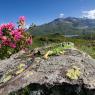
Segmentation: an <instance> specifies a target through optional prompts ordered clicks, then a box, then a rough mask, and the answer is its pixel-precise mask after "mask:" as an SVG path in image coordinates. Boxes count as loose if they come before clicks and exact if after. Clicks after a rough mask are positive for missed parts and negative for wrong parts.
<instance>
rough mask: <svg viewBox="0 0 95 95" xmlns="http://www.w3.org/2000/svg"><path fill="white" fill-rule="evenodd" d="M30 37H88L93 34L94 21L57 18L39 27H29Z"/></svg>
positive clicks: (94, 29) (94, 31)
mask: <svg viewBox="0 0 95 95" xmlns="http://www.w3.org/2000/svg"><path fill="white" fill-rule="evenodd" d="M28 31H29V32H30V33H31V34H32V35H47V34H55V33H59V34H63V35H88V34H91V33H93V34H94V33H95V19H87V18H75V17H67V18H57V19H55V20H53V21H52V22H49V23H47V24H43V25H40V26H35V27H32V28H31V27H30V28H29V29H28Z"/></svg>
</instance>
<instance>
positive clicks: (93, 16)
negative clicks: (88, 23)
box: [82, 9, 95, 19]
mask: <svg viewBox="0 0 95 95" xmlns="http://www.w3.org/2000/svg"><path fill="white" fill-rule="evenodd" d="M82 14H83V15H82V17H85V18H89V19H95V9H94V10H89V11H83V12H82Z"/></svg>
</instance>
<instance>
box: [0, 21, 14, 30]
mask: <svg viewBox="0 0 95 95" xmlns="http://www.w3.org/2000/svg"><path fill="white" fill-rule="evenodd" d="M14 27H15V25H14V24H13V23H11V22H10V23H8V24H2V25H1V26H0V29H1V31H3V30H4V29H8V30H10V31H11V30H13V29H14Z"/></svg>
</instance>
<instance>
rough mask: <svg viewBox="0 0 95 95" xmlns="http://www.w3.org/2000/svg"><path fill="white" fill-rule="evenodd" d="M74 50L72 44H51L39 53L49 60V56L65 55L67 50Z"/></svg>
mask: <svg viewBox="0 0 95 95" xmlns="http://www.w3.org/2000/svg"><path fill="white" fill-rule="evenodd" d="M70 48H74V44H73V43H71V42H63V43H58V44H51V45H49V46H47V47H46V48H42V49H41V50H39V52H40V53H41V54H42V55H43V57H44V58H45V59H48V56H54V55H60V54H64V52H65V49H70Z"/></svg>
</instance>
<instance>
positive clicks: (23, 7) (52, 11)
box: [0, 0, 95, 24]
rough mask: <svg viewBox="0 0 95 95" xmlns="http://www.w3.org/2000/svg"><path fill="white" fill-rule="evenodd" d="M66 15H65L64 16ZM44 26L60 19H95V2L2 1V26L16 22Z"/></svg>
mask: <svg viewBox="0 0 95 95" xmlns="http://www.w3.org/2000/svg"><path fill="white" fill-rule="evenodd" d="M63 14H64V15H63ZM22 15H24V16H26V18H27V23H28V24H31V23H32V22H33V23H36V24H43V23H46V22H49V21H51V20H53V19H55V18H58V17H63V16H64V17H68V16H71V17H82V16H85V17H89V18H94V17H95V0H0V24H1V23H7V22H10V21H12V22H16V21H17V19H18V17H19V16H22Z"/></svg>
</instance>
